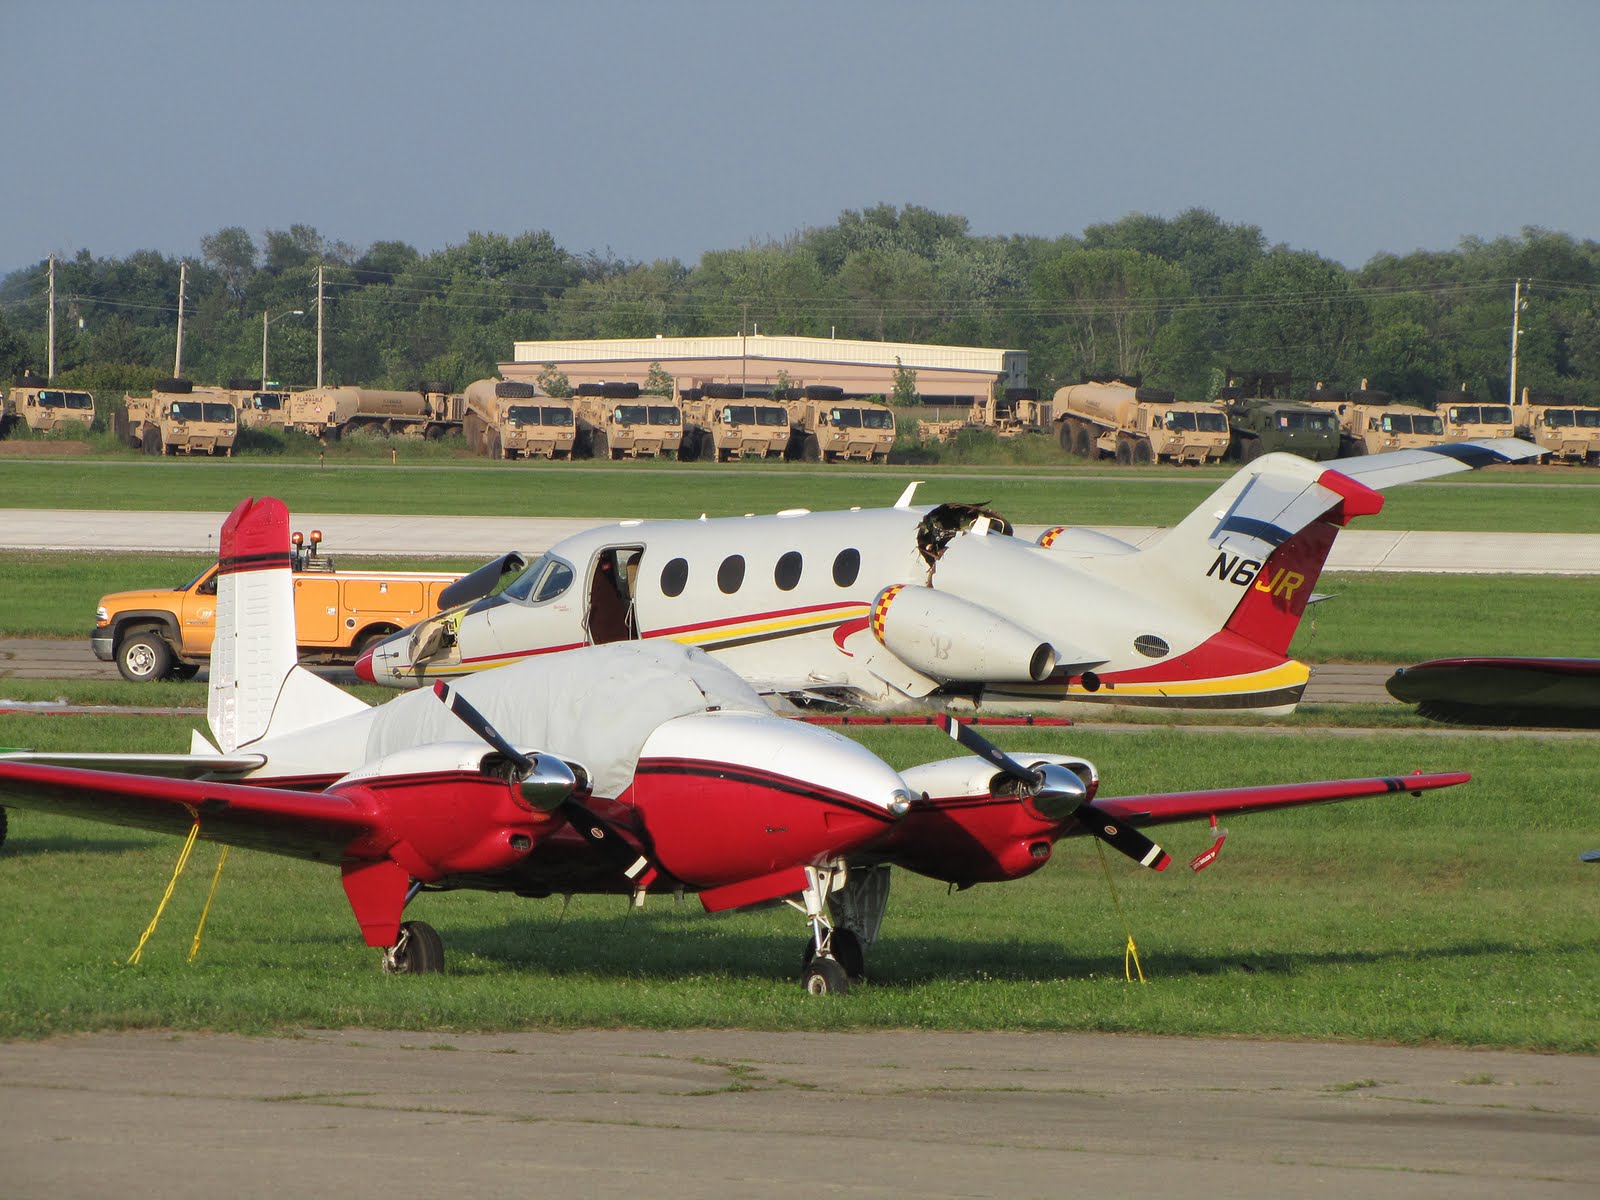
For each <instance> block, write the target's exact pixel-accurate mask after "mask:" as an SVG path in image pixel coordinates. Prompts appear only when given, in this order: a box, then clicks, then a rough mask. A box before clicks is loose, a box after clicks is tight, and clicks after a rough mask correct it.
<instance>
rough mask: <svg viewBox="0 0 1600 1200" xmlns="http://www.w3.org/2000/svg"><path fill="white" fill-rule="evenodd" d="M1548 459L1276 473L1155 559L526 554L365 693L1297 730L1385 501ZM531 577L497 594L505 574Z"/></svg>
mask: <svg viewBox="0 0 1600 1200" xmlns="http://www.w3.org/2000/svg"><path fill="white" fill-rule="evenodd" d="M1537 454H1538V448H1537V447H1536V446H1534V445H1532V444H1531V443H1529V442H1522V441H1517V440H1515V439H1512V438H1503V439H1496V440H1492V441H1485V442H1458V443H1454V444H1451V445H1445V446H1433V447H1429V448H1427V449H1423V450H1403V451H1397V452H1393V453H1388V454H1376V455H1372V456H1370V457H1365V458H1355V459H1341V460H1339V461H1337V462H1334V463H1312V462H1308V461H1306V460H1305V459H1303V458H1299V457H1297V456H1295V455H1291V454H1269V455H1264V456H1263V457H1261V458H1259V459H1257V460H1256V461H1255V462H1252V463H1250V464H1248V465H1247V466H1245V467H1244V468H1242V469H1241V470H1240V471H1239V472H1238V473H1236V474H1235V475H1234V476H1232V477H1231V478H1230V479H1229V480H1228V481H1227V482H1226V483H1224V484H1223V485H1222V486H1221V487H1220V488H1218V489H1217V491H1216V492H1215V493H1213V494H1212V495H1211V496H1210V498H1208V499H1207V500H1206V501H1205V502H1204V503H1203V504H1201V505H1200V506H1199V507H1198V508H1197V509H1195V510H1194V512H1192V513H1191V514H1190V515H1189V516H1188V517H1186V518H1185V519H1184V520H1183V521H1182V522H1180V523H1179V524H1178V525H1176V526H1174V527H1173V528H1171V529H1169V530H1167V531H1166V532H1165V533H1164V534H1162V535H1161V536H1160V538H1159V539H1158V540H1156V541H1154V542H1152V543H1150V544H1149V545H1147V546H1146V547H1144V548H1142V549H1141V548H1138V547H1135V546H1132V545H1130V544H1128V543H1127V542H1123V541H1121V540H1119V539H1117V538H1114V537H1110V536H1108V535H1106V534H1103V533H1098V532H1096V531H1093V530H1087V529H1064V528H1056V529H1051V530H1048V531H1046V532H1045V533H1044V534H1043V535H1042V536H1040V537H1039V538H1038V539H1037V540H1036V541H1029V540H1026V539H1023V538H1019V537H1015V536H1012V528H1011V526H1010V524H1009V523H1007V522H1006V521H1005V520H1004V519H1003V518H1002V517H1000V516H999V515H998V514H996V513H992V512H989V511H987V510H985V509H982V508H979V507H977V506H974V505H962V504H941V505H937V506H913V505H912V503H911V499H912V493H913V490H914V488H915V486H916V485H914V484H913V485H912V486H911V487H909V488H907V489H906V491H905V494H904V495H902V496H901V497H900V500H899V502H898V503H897V504H895V505H894V506H893V507H892V508H879V509H866V510H860V509H851V510H850V511H848V512H821V513H813V512H808V511H806V510H803V509H802V510H794V511H790V512H782V513H778V514H777V515H775V516H763V517H758V516H746V517H726V518H717V519H714V520H706V519H704V518H702V519H701V520H699V521H626V522H623V523H622V524H621V525H612V526H606V527H602V528H598V529H592V530H588V531H585V532H583V533H580V534H576V535H574V536H572V537H569V538H566V539H565V540H563V541H561V542H559V543H558V544H557V545H555V546H554V547H552V548H551V549H550V551H549V552H548V553H546V554H544V555H543V556H542V557H540V558H538V559H537V560H535V561H533V562H531V563H529V562H526V561H525V560H524V557H523V556H522V555H521V554H518V553H511V554H507V555H504V556H503V557H501V558H499V559H496V560H495V561H493V562H491V563H489V564H487V565H486V566H484V567H482V568H479V570H477V571H475V572H473V573H472V574H471V575H469V576H467V577H466V578H464V579H461V580H458V581H457V582H456V583H454V584H452V585H451V587H450V588H449V589H447V591H446V593H445V595H444V596H443V597H442V599H443V601H444V604H445V607H446V610H447V611H445V612H444V613H442V614H440V615H439V616H437V617H433V618H430V619H429V620H427V621H425V622H423V623H421V624H419V625H416V626H413V627H412V628H411V629H409V630H405V631H402V632H401V633H398V634H396V635H394V636H393V637H391V638H389V639H388V640H386V641H384V642H382V643H380V644H379V645H377V646H375V647H373V648H372V649H371V650H370V651H368V653H367V654H366V655H365V656H363V658H362V659H361V660H360V661H359V662H358V663H357V666H356V673H357V674H358V675H360V676H361V677H362V678H364V679H367V680H369V681H372V682H375V683H381V684H386V685H388V686H391V687H421V686H424V685H426V684H427V683H429V682H432V681H433V680H435V679H440V678H444V679H449V678H456V677H460V676H463V675H468V674H471V673H472V672H474V671H479V670H483V669H485V668H489V667H498V666H503V665H505V664H507V663H514V662H520V661H523V660H525V659H527V658H531V657H537V656H539V655H543V654H549V653H553V652H557V651H561V650H567V649H570V648H572V647H574V646H583V645H594V644H600V643H606V642H615V641H625V640H630V639H641V640H647V641H648V640H666V639H671V640H675V641H679V642H683V643H685V644H688V645H693V646H698V647H700V648H701V649H703V650H706V651H707V652H709V653H711V654H712V655H714V656H715V657H716V658H718V659H719V660H720V661H722V662H725V663H727V664H728V665H729V666H730V667H732V668H733V669H734V670H735V671H737V672H738V673H739V674H740V675H741V676H742V677H743V678H745V679H747V680H749V681H750V682H751V683H753V684H754V685H756V686H757V687H758V688H759V689H761V690H763V691H768V692H775V693H779V694H783V695H788V696H791V697H795V698H798V699H802V700H832V701H837V702H840V703H844V704H852V705H861V706H864V707H868V708H875V709H893V708H897V707H902V706H906V705H912V704H929V705H932V706H935V707H948V708H963V707H974V708H980V709H982V710H987V711H1001V712H1004V711H1014V710H1021V711H1029V712H1037V711H1040V710H1045V709H1050V708H1051V707H1053V706H1062V707H1065V708H1067V709H1071V708H1074V707H1076V708H1080V709H1081V708H1083V707H1084V706H1100V707H1103V706H1104V705H1106V704H1120V705H1137V706H1155V707H1168V708H1202V709H1205V708H1210V709H1237V710H1253V711H1259V712H1265V713H1286V712H1289V711H1292V710H1293V708H1294V707H1295V705H1296V704H1297V703H1298V702H1299V700H1300V696H1301V693H1302V692H1304V690H1305V686H1306V682H1307V680H1308V678H1309V677H1310V670H1309V668H1308V667H1306V665H1305V664H1304V663H1301V662H1297V661H1296V660H1294V659H1292V658H1290V657H1289V656H1288V649H1289V643H1290V641H1291V639H1292V638H1293V637H1294V633H1295V629H1296V628H1297V627H1298V625H1299V623H1300V618H1301V616H1302V615H1303V614H1304V612H1305V608H1306V604H1307V602H1308V600H1309V599H1310V598H1311V592H1312V588H1313V587H1314V586H1315V585H1316V582H1317V576H1318V574H1319V573H1320V571H1321V570H1322V565H1323V563H1324V562H1325V561H1326V559H1327V557H1328V552H1329V551H1330V550H1331V549H1332V547H1333V541H1334V536H1335V534H1337V532H1338V530H1339V528H1340V527H1342V526H1343V525H1345V524H1346V523H1347V522H1349V521H1350V520H1352V519H1354V518H1356V517H1360V516H1363V515H1366V514H1370V513H1376V512H1377V511H1378V510H1379V509H1380V508H1381V507H1382V505H1383V496H1382V495H1381V494H1380V492H1381V490H1382V489H1384V488H1387V487H1393V486H1395V485H1397V484H1402V483H1411V482H1414V481H1417V480H1423V479H1429V478H1432V477H1434V476H1437V475H1443V474H1447V473H1450V472H1454V471H1464V470H1468V469H1471V468H1473V467H1480V466H1487V465H1490V464H1493V463H1504V462H1514V461H1518V460H1521V459H1524V458H1530V457H1533V456H1535V455H1537ZM511 571H520V574H518V576H517V578H516V579H515V580H513V581H512V582H511V583H510V584H508V585H507V586H506V587H505V588H504V590H502V591H500V592H498V593H496V594H491V592H493V591H494V589H495V587H496V586H497V585H498V583H499V582H500V580H501V578H502V576H503V575H504V574H506V573H509V572H511Z"/></svg>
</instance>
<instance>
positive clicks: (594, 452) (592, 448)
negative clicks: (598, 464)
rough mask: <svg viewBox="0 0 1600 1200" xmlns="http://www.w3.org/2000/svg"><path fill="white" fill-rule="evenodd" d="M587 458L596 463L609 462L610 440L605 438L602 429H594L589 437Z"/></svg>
mask: <svg viewBox="0 0 1600 1200" xmlns="http://www.w3.org/2000/svg"><path fill="white" fill-rule="evenodd" d="M589 457H590V458H593V459H595V460H596V461H599V460H600V459H606V460H608V461H609V460H610V458H611V439H610V438H608V437H607V436H606V434H605V431H604V430H603V429H596V430H595V431H594V433H592V434H591V435H590V436H589Z"/></svg>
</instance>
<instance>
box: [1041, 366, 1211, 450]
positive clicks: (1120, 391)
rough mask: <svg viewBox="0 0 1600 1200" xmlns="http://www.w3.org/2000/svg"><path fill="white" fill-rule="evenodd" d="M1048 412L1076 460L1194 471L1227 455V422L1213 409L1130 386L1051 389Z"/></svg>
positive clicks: (1104, 383)
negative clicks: (1162, 465)
mask: <svg viewBox="0 0 1600 1200" xmlns="http://www.w3.org/2000/svg"><path fill="white" fill-rule="evenodd" d="M1051 411H1052V413H1053V414H1054V424H1055V430H1056V439H1057V441H1059V442H1060V443H1061V448H1062V449H1063V450H1065V451H1066V452H1067V453H1068V454H1076V455H1077V456H1078V457H1080V458H1089V459H1097V458H1114V459H1116V461H1117V462H1118V463H1121V464H1122V465H1123V466H1129V465H1133V464H1141V465H1147V464H1150V463H1157V462H1171V463H1187V464H1190V465H1194V466H1199V465H1201V464H1204V463H1210V462H1218V461H1220V460H1221V458H1222V456H1223V455H1224V454H1226V453H1227V452H1228V442H1229V432H1228V418H1227V416H1226V415H1225V414H1224V413H1223V412H1221V411H1220V410H1219V409H1218V408H1217V406H1216V405H1214V404H1201V403H1195V402H1191V401H1187V400H1178V399H1176V398H1175V397H1174V396H1173V394H1172V393H1171V392H1167V391H1162V390H1160V389H1158V388H1147V387H1140V386H1139V385H1138V383H1136V382H1128V381H1124V380H1091V381H1088V382H1085V383H1075V384H1071V385H1069V386H1067V387H1064V388H1057V389H1056V394H1055V399H1054V402H1053V403H1052V405H1051Z"/></svg>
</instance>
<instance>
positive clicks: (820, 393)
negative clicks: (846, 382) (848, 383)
mask: <svg viewBox="0 0 1600 1200" xmlns="http://www.w3.org/2000/svg"><path fill="white" fill-rule="evenodd" d="M806 399H807V400H842V399H844V389H843V388H842V387H834V386H833V385H832V384H827V383H813V384H808V385H807V386H806Z"/></svg>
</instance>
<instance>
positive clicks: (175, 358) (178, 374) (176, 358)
mask: <svg viewBox="0 0 1600 1200" xmlns="http://www.w3.org/2000/svg"><path fill="white" fill-rule="evenodd" d="M188 282H189V264H188V263H187V262H180V263H178V348H177V350H176V351H174V352H173V355H172V377H173V378H174V379H182V378H183V292H184V285H185V284H187V283H188Z"/></svg>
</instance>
